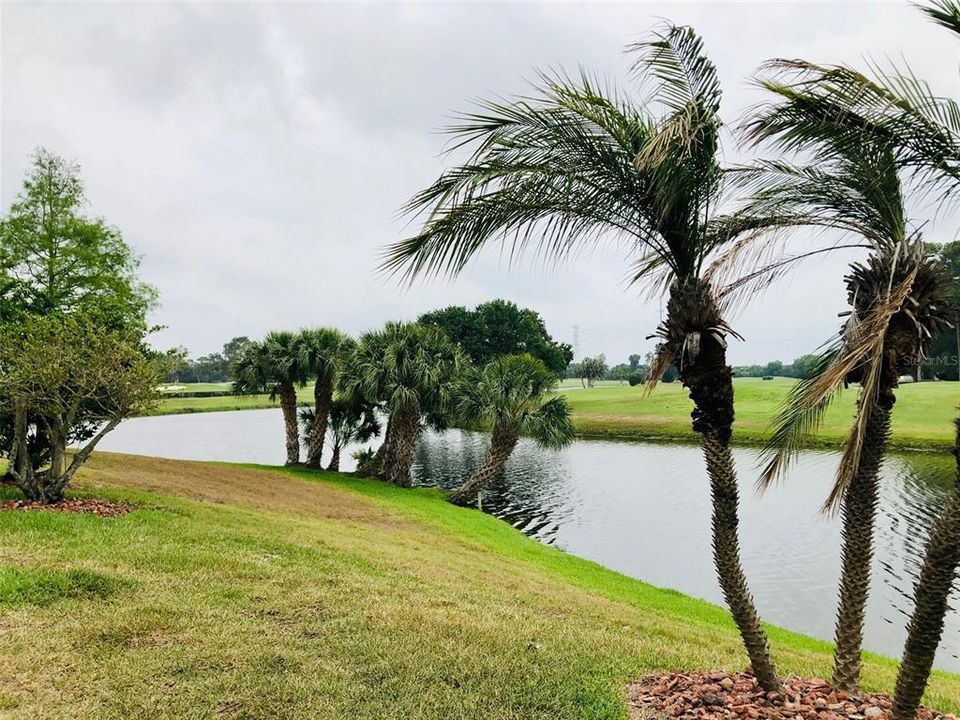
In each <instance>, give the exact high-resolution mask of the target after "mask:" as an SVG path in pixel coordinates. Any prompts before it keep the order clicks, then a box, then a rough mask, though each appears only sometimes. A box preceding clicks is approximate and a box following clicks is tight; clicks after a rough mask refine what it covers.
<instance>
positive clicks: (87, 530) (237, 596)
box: [0, 454, 960, 720]
mask: <svg viewBox="0 0 960 720" xmlns="http://www.w3.org/2000/svg"><path fill="white" fill-rule="evenodd" d="M80 480H81V482H82V483H83V485H84V487H85V490H83V491H82V492H87V493H96V494H97V495H99V496H108V497H111V498H114V499H120V500H126V501H132V502H136V503H139V504H140V509H137V510H135V511H134V512H132V513H130V514H129V515H126V516H123V517H119V518H110V519H104V518H100V517H95V516H88V515H64V514H55V513H43V512H31V513H24V512H19V511H17V512H14V511H7V512H0V537H2V544H0V717H4V718H14V717H16V718H80V719H85V718H97V719H98V720H101V719H102V720H112V719H117V720H119V719H120V718H124V719H127V718H150V719H155V718H211V717H216V718H257V719H261V718H287V719H293V720H296V719H299V718H303V719H306V718H311V719H313V718H330V719H331V720H332V719H334V718H336V719H341V718H378V719H380V718H395V719H397V720H399V719H400V718H404V719H407V718H417V719H433V718H436V719H437V720H440V719H443V720H448V719H450V718H478V719H479V718H485V719H486V718H490V719H494V720H508V719H509V720H519V719H521V718H522V719H524V720H528V719H538V718H542V719H544V720H546V719H548V718H549V719H550V720H555V719H557V718H564V719H565V718H571V719H572V718H580V719H587V718H590V719H591V720H598V719H600V720H602V719H606V718H618V719H621V720H622V719H624V718H626V713H625V708H624V704H623V700H622V688H623V684H624V683H625V682H626V681H627V680H629V679H631V678H636V677H639V676H642V675H644V674H645V673H648V672H651V671H656V670H660V669H666V668H672V669H697V668H723V669H727V670H738V669H742V668H743V666H744V665H745V662H746V658H745V656H744V654H743V652H742V651H741V648H740V644H739V641H738V638H737V635H736V632H735V630H734V627H733V625H732V623H731V622H730V620H729V618H728V616H727V614H726V613H725V612H724V611H722V610H721V609H719V608H717V607H715V606H713V605H710V604H708V603H705V602H702V601H699V600H694V599H692V598H689V597H686V596H684V595H681V594H680V593H677V592H674V591H670V590H661V589H657V588H654V587H651V586H649V585H646V584H644V583H641V582H638V581H636V580H632V579H630V578H627V577H624V576H622V575H619V574H617V573H615V572H612V571H609V570H606V569H604V568H602V567H600V566H599V565H596V564H594V563H591V562H587V561H585V560H581V559H578V558H575V557H572V556H569V555H565V554H564V553H562V552H559V551H557V550H555V549H553V548H549V547H546V546H543V545H541V544H539V543H537V542H535V541H533V540H530V539H528V538H526V537H524V536H523V535H521V534H520V533H519V532H517V531H515V530H514V529H513V528H511V527H510V526H508V525H506V524H505V523H502V522H500V521H498V520H496V519H494V518H491V517H488V516H485V515H483V514H481V513H479V512H476V511H472V510H466V509H461V508H457V507H453V506H451V505H449V504H448V503H446V502H445V501H444V500H443V499H442V498H441V497H440V495H439V494H438V493H437V492H436V491H429V490H400V489H397V488H393V487H391V486H386V485H383V484H381V483H378V482H375V481H368V480H361V479H355V478H351V477H347V476H343V475H338V474H335V473H311V472H308V471H303V470H299V471H298V470H290V471H288V470H278V469H269V468H252V467H240V466H229V465H210V464H203V463H188V462H180V461H169V460H156V459H148V458H138V457H133V456H124V455H107V454H97V455H95V456H94V458H93V459H92V461H91V463H90V465H89V467H88V468H85V469H84V470H83V471H82V472H81V475H80ZM651 551H654V550H651ZM772 640H773V644H774V648H775V653H776V656H777V661H778V663H779V664H780V667H781V668H782V670H783V671H784V672H786V673H797V674H802V675H813V676H825V675H826V674H827V673H828V669H829V663H830V652H829V648H828V646H827V645H826V644H825V643H822V642H819V641H815V640H812V639H809V638H806V637H803V636H800V635H797V634H794V633H789V632H786V631H783V630H777V629H772ZM894 671H895V667H894V663H893V662H892V661H889V660H884V659H880V658H877V657H874V656H870V657H868V659H867V663H866V667H865V678H864V679H865V685H866V687H867V688H869V689H870V690H877V689H885V690H889V689H890V688H891V687H892V683H893V679H894ZM927 701H928V702H929V703H931V704H933V705H935V706H937V707H939V708H940V709H942V710H944V711H957V710H960V677H958V676H955V675H947V674H944V673H937V674H936V675H935V677H934V678H933V681H932V684H931V687H930V692H929V693H928V697H927Z"/></svg>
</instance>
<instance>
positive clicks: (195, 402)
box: [150, 383, 313, 415]
mask: <svg viewBox="0 0 960 720" xmlns="http://www.w3.org/2000/svg"><path fill="white" fill-rule="evenodd" d="M219 385H220V384H219V383H213V384H211V385H210V387H201V385H200V383H192V384H189V385H187V386H186V388H187V389H185V390H177V391H172V392H201V391H209V390H217V389H223V388H219ZM229 385H230V384H229V383H226V388H225V389H227V390H229ZM163 394H164V393H163V392H161V395H163ZM297 399H298V400H299V402H300V403H301V404H304V405H305V404H308V403H309V404H312V403H313V386H312V385H307V386H305V387H302V388H297ZM275 407H280V403H279V401H276V400H271V399H270V396H269V395H239V396H238V395H222V396H217V397H201V398H164V397H161V398H160V400H159V402H158V403H157V405H156V407H155V408H154V410H153V411H152V412H151V413H150V414H151V415H178V414H181V413H198V412H223V411H226V410H263V409H265V408H275Z"/></svg>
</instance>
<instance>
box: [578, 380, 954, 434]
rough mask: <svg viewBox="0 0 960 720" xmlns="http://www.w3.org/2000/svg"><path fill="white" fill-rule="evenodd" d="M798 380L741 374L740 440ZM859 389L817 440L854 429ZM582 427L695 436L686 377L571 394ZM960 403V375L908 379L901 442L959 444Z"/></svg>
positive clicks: (844, 398)
mask: <svg viewBox="0 0 960 720" xmlns="http://www.w3.org/2000/svg"><path fill="white" fill-rule="evenodd" d="M795 382H796V381H795V380H790V379H787V378H776V379H774V380H761V379H760V378H738V379H736V380H734V392H735V398H736V400H735V402H736V421H735V423H734V433H733V435H734V436H733V439H734V442H737V443H740V444H756V443H762V442H764V441H765V439H766V438H767V436H768V434H769V428H770V423H771V421H772V420H773V418H774V417H775V415H776V412H777V409H778V408H779V407H780V405H781V404H782V403H783V401H784V399H785V398H786V396H787V392H788V391H789V389H790V388H791V387H792V386H793V384H794V383H795ZM857 390H858V389H857V388H856V387H851V388H850V389H848V390H845V391H844V392H843V393H842V395H841V396H840V398H839V400H838V401H837V402H835V403H834V404H833V406H832V407H831V408H830V410H829V411H828V412H827V414H826V417H825V418H824V423H823V426H822V428H821V430H820V432H819V433H818V435H817V436H816V437H815V438H813V439H812V440H811V442H810V445H813V446H824V447H836V446H837V445H838V444H839V443H840V442H842V440H843V438H844V437H845V435H846V433H847V432H848V431H849V428H850V424H851V422H852V419H853V416H854V412H855V410H856V398H857ZM566 396H567V399H568V401H569V402H570V406H571V408H572V410H573V419H574V424H575V426H576V429H577V432H578V434H580V435H581V436H585V437H618V438H634V439H649V438H662V439H681V440H692V439H694V434H693V432H692V431H691V430H690V411H691V410H692V409H693V404H692V403H691V402H690V399H689V398H688V397H687V394H686V391H685V390H684V389H683V387H682V386H681V385H680V384H679V383H667V384H661V385H658V386H657V388H656V390H654V392H653V393H651V394H650V395H645V394H644V389H643V387H641V386H637V387H632V388H631V387H629V386H628V385H615V386H612V387H597V388H593V389H588V390H582V389H581V390H574V391H570V392H567V393H566ZM958 404H960V384H958V383H955V382H927V383H920V384H912V383H907V384H904V385H902V386H901V387H900V388H899V389H898V390H897V403H896V405H895V406H894V410H893V445H894V446H895V447H898V448H903V449H907V448H918V449H941V448H950V447H952V446H953V433H954V426H953V419H954V418H955V417H956V415H957V406H958Z"/></svg>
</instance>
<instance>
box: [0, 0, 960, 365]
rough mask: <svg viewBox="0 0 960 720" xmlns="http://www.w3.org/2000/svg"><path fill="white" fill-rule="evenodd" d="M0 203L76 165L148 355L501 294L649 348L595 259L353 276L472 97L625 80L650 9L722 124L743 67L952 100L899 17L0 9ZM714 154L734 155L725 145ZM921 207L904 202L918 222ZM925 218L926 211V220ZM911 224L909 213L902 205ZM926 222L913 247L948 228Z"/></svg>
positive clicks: (788, 341) (284, 8)
mask: <svg viewBox="0 0 960 720" xmlns="http://www.w3.org/2000/svg"><path fill="white" fill-rule="evenodd" d="M0 13H2V17H0V19H2V30H0V33H2V37H0V40H2V51H0V59H2V63H3V65H2V78H0V79H2V97H0V99H2V102H3V105H2V115H3V128H2V137H0V141H2V152H0V183H2V185H0V200H2V202H3V203H4V205H5V206H6V205H7V204H8V203H9V202H10V200H11V199H12V198H13V196H14V195H15V194H16V192H17V191H18V189H19V186H20V183H21V180H22V176H23V172H24V170H25V167H26V163H27V158H28V156H29V153H30V151H31V150H32V149H33V148H34V147H35V146H38V145H45V146H48V147H50V148H51V149H54V150H56V151H57V152H59V153H61V154H63V155H66V156H68V157H71V158H75V159H77V160H78V161H79V162H80V163H81V165H82V167H83V174H84V178H85V179H86V181H87V185H88V189H89V195H90V198H91V201H92V209H93V210H94V211H95V212H96V213H97V214H102V215H104V216H105V217H107V218H108V219H109V220H110V221H111V222H113V223H115V224H117V225H118V226H119V227H120V228H121V229H122V230H123V232H124V234H125V236H126V238H127V239H128V241H129V242H131V243H132V244H133V245H134V246H135V247H136V248H137V250H138V251H139V252H140V253H142V254H143V257H144V260H143V275H144V276H145V278H146V279H147V280H148V281H150V282H152V283H153V284H155V285H157V286H158V287H159V289H160V291H161V297H162V302H163V306H162V307H161V308H160V310H159V311H158V312H157V313H156V317H155V318H154V319H155V321H156V322H158V323H162V324H164V325H167V326H169V329H168V330H166V331H164V332H163V333H162V334H161V335H160V336H159V337H158V338H157V343H158V344H162V345H173V344H185V345H187V346H188V347H190V349H191V350H192V351H193V352H194V353H196V354H200V353H204V352H209V351H211V350H216V349H218V348H219V346H220V345H221V344H222V343H223V342H224V341H225V340H226V339H228V338H230V337H231V336H233V335H237V334H247V335H251V336H256V335H258V334H260V333H262V332H264V331H265V330H267V329H269V328H272V327H277V326H291V327H295V326H298V325H308V324H329V325H336V326H340V327H343V328H345V329H347V330H349V331H351V332H355V333H356V332H360V331H362V330H364V329H367V328H369V327H373V326H375V325H377V324H379V323H380V322H382V321H383V320H386V319H388V318H398V317H402V318H412V317H415V316H416V315H417V314H418V313H419V312H421V311H423V310H426V309H429V308H432V307H436V306H440V305H446V304H451V303H462V304H474V303H477V302H480V301H483V300H485V299H489V298H492V297H497V296H503V297H508V298H510V299H513V300H515V301H516V302H518V303H520V304H523V305H529V306H531V307H535V308H537V309H539V310H540V311H541V312H542V313H543V314H544V316H545V318H546V320H547V323H548V326H549V327H550V329H551V330H552V332H553V333H554V334H555V335H556V336H558V337H561V338H564V339H570V336H571V334H572V326H573V325H575V324H576V325H578V326H579V327H580V336H581V345H582V348H583V350H584V352H588V353H596V352H606V353H607V355H608V357H610V358H611V359H613V360H620V359H622V358H625V357H626V355H627V354H629V353H630V352H634V351H643V350H646V349H649V347H650V343H648V342H646V341H644V339H643V338H644V336H645V335H647V334H648V333H649V332H651V331H652V329H653V328H654V327H655V326H656V324H657V321H658V319H659V307H658V304H657V303H656V302H654V303H650V302H644V301H642V300H641V298H639V297H638V295H637V293H636V292H635V291H634V290H632V289H630V288H628V287H627V286H626V284H625V277H626V268H627V262H628V261H629V256H627V255H625V254H624V252H623V251H622V250H618V249H617V248H615V247H612V246H611V247H610V248H602V249H600V250H598V251H597V252H595V253H591V254H589V255H582V256H580V257H579V258H577V259H576V260H575V261H573V262H571V263H569V264H568V265H566V266H564V267H562V268H560V269H558V270H556V271H554V270H548V269H544V268H542V267H539V266H537V265H536V264H534V263H532V262H530V261H521V262H520V263H518V264H517V265H516V266H514V267H512V268H511V267H509V266H508V265H507V264H506V263H505V262H504V261H502V260H501V258H500V257H499V253H498V252H497V251H496V250H495V249H494V250H491V251H490V252H488V253H485V254H484V255H483V256H482V257H481V258H480V259H479V260H478V262H476V263H475V264H474V265H473V266H471V268H470V269H469V270H468V271H467V272H466V273H464V275H463V276H462V277H460V278H458V279H457V280H455V281H452V282H445V281H444V282H433V283H421V284H418V285H417V286H415V287H414V288H412V289H409V290H408V289H405V288H400V287H398V286H397V285H396V283H393V282H389V281H386V280H384V279H382V278H378V277H376V276H374V274H373V268H374V266H375V264H376V256H377V252H378V250H379V249H380V248H381V247H382V246H383V245H384V244H386V243H388V242H391V241H393V240H396V239H398V238H400V237H402V236H403V235H404V234H405V233H406V232H409V231H410V228H409V227H408V226H407V225H406V222H405V221H404V220H403V219H402V218H399V217H398V216H397V210H398V208H400V207H401V206H402V204H403V203H404V201H405V200H407V199H408V198H409V197H410V196H411V195H412V194H413V193H414V192H416V191H417V190H418V189H420V188H421V187H423V186H424V185H425V184H426V183H428V182H430V181H431V180H432V179H433V178H434V177H435V176H436V175H437V173H438V172H439V171H440V170H441V169H442V167H443V166H444V162H445V161H444V159H443V158H441V157H440V152H441V151H442V149H443V142H444V141H443V137H442V136H441V134H439V133H438V132H437V129H438V128H440V127H441V126H442V125H443V124H444V123H445V122H446V120H447V119H448V118H449V117H450V115H451V113H453V112H454V111H456V110H461V109H466V108H468V107H469V102H470V100H471V99H472V98H478V97H489V96H491V95H493V94H500V95H509V94H512V93H517V92H522V91H523V90H524V88H525V81H526V80H527V79H529V78H531V77H533V76H534V71H535V68H560V67H563V68H567V69H569V70H575V69H576V67H577V65H578V64H580V65H583V66H584V67H587V68H591V69H595V70H597V71H599V72H601V73H603V74H605V75H607V76H610V77H612V78H614V79H616V80H617V81H618V82H620V83H621V84H622V85H624V87H627V88H629V87H630V80H629V79H628V77H627V75H626V69H627V66H628V60H627V59H626V58H625V57H624V55H623V52H622V48H623V47H624V45H625V44H626V43H628V42H630V41H633V40H636V39H638V38H640V37H642V36H643V34H644V32H645V31H646V30H647V29H649V28H650V27H652V26H653V25H655V24H656V22H657V18H658V17H667V16H668V17H670V18H671V19H673V20H675V21H677V22H684V23H692V24H694V25H695V26H696V27H697V28H698V30H699V31H700V32H701V33H702V34H703V35H704V37H705V40H706V43H707V45H708V48H709V50H710V52H711V55H712V57H713V59H714V61H715V62H716V64H717V66H718V68H719V70H720V73H721V77H722V79H723V81H724V85H725V90H726V96H725V108H724V110H725V113H726V117H727V118H728V120H729V121H731V122H732V121H734V120H735V119H736V117H737V116H738V114H739V113H741V112H742V111H743V109H744V108H746V107H747V106H748V105H749V104H751V103H752V102H755V101H756V100H757V98H758V95H757V91H756V90H755V89H753V88H751V87H750V85H749V83H748V82H747V79H746V78H747V77H748V76H749V74H750V73H751V72H752V71H753V70H754V69H755V67H756V66H757V65H758V64H759V63H760V62H762V61H763V60H765V59H767V58H769V57H772V56H775V55H781V56H801V57H807V58H810V59H817V60H827V61H847V62H852V63H860V62H861V60H862V57H863V56H864V55H870V56H872V57H874V58H879V59H882V58H883V57H884V56H891V57H897V58H899V57H900V56H901V55H903V56H905V57H907V58H909V59H910V62H911V64H912V65H913V67H914V68H915V69H916V71H917V72H918V73H919V74H920V75H921V76H923V77H925V78H927V79H929V80H930V81H931V82H932V83H933V84H934V87H935V88H937V89H938V90H941V91H942V92H945V93H954V92H955V90H956V82H955V81H956V61H957V46H956V44H955V43H954V42H953V41H952V40H951V39H950V38H949V37H948V36H947V34H946V33H944V32H941V31H938V30H937V29H935V28H933V27H931V26H930V25H929V24H928V23H927V22H926V21H924V20H923V19H922V17H920V16H919V14H918V13H917V12H916V11H915V10H913V9H911V8H910V7H908V6H907V5H900V4H875V5H862V4H858V5H852V4H849V5H844V4H830V5H827V4H791V5H787V4H779V3H778V4H767V5H758V4H714V3H701V4H667V3H659V4H648V5H627V4H618V5H597V4H589V5H587V4H583V5H546V4H544V5H532V4H530V5H528V4H524V5H502V4H496V5H483V4H469V5H468V4H458V5H453V4H450V5H398V4H389V5H388V4H379V5H372V4H368V5H346V4H345V5H321V4H279V5H275V6H270V5H263V4H250V5H244V4H239V3H227V4H214V3H209V4H190V5H186V4H184V5H157V4H146V3H143V4H129V5H121V4H91V5H83V4H35V5H25V4H5V5H3V6H2V10H0ZM727 157H728V159H730V160H734V159H737V158H738V157H739V155H738V154H737V151H736V149H735V148H733V147H728V148H727ZM921 210H924V209H921ZM927 214H929V213H927ZM921 216H923V217H925V215H924V214H923V213H921ZM947 220H949V219H945V218H940V219H939V222H938V223H937V224H934V225H931V226H929V227H930V231H929V232H928V234H931V236H932V237H933V238H935V239H949V238H951V237H953V235H954V231H953V228H952V224H951V223H950V222H948V221H947ZM844 261H845V260H844V258H840V257H836V258H832V259H829V260H824V261H821V262H818V263H813V264H811V265H809V266H807V267H805V268H804V269H803V270H801V271H799V272H798V273H797V274H795V275H794V276H792V277H791V278H790V279H789V280H788V281H785V282H784V283H782V284H781V285H780V286H779V287H778V288H777V289H776V290H775V291H774V292H772V293H770V294H769V295H768V296H767V297H766V302H761V303H756V304H755V305H753V306H751V307H750V308H747V309H745V310H744V311H743V312H742V313H741V314H740V316H739V318H738V321H737V325H738V327H739V328H740V330H741V331H742V332H743V334H744V335H745V336H746V338H747V342H746V343H742V344H738V345H736V346H735V347H734V348H733V351H732V359H733V361H734V362H753V361H760V360H766V359H770V358H774V357H777V358H782V359H784V360H789V359H791V358H792V357H794V356H795V355H798V354H800V353H802V352H806V351H808V350H810V349H812V348H814V347H815V346H817V345H818V344H819V343H820V342H821V341H822V340H824V339H826V337H827V336H828V335H829V334H830V333H831V331H832V330H833V328H834V327H835V326H836V312H837V311H839V310H841V309H843V306H844V304H845V301H844V297H843V292H842V287H841V282H840V278H841V275H842V270H843V265H844Z"/></svg>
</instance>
